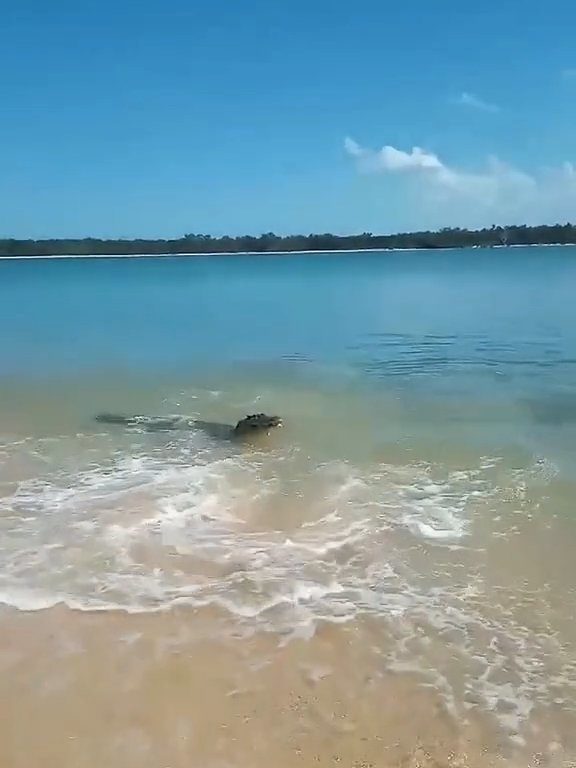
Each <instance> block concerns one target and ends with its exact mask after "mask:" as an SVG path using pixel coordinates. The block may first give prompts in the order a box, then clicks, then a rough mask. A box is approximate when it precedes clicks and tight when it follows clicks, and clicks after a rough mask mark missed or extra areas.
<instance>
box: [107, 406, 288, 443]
mask: <svg viewBox="0 0 576 768" xmlns="http://www.w3.org/2000/svg"><path fill="white" fill-rule="evenodd" d="M95 418H96V421H99V422H101V423H104V424H118V425H120V426H125V427H140V428H142V429H146V430H149V431H164V430H173V429H199V430H202V431H203V432H205V433H206V434H208V435H210V436H211V437H215V438H218V439H224V440H230V439H237V438H242V437H246V436H249V435H261V434H270V432H271V430H272V429H275V428H277V427H281V426H283V422H282V419H281V418H280V416H268V415H267V414H266V413H254V414H251V415H249V416H245V417H244V418H243V419H240V421H238V422H237V424H236V425H233V424H221V423H220V422H214V421H201V420H199V419H193V418H189V417H187V416H142V415H134V416H122V415H119V414H114V413H100V414H98V415H97V416H96V417H95Z"/></svg>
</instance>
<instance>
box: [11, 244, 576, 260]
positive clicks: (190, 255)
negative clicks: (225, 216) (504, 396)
mask: <svg viewBox="0 0 576 768" xmlns="http://www.w3.org/2000/svg"><path fill="white" fill-rule="evenodd" d="M496 248H500V249H503V248H506V249H507V248H576V243H525V244H524V243H523V244H519V243H514V244H512V245H491V246H488V247H481V246H473V245H470V246H454V247H451V248H337V249H336V250H333V251H331V250H327V249H325V248H320V249H316V250H304V251H300V250H296V251H203V252H201V253H200V252H194V253H186V252H182V253H94V254H89V253H77V254H76V253H60V254H58V253H55V254H39V255H32V254H29V255H23V256H16V255H15V256H0V262H2V261H22V260H23V259H26V260H32V261H34V260H36V261H37V260H39V259H42V260H43V259H166V258H182V257H184V258H193V257H195V256H294V255H295V254H299V253H302V254H307V253H324V254H326V255H327V256H333V255H334V254H337V253H422V252H426V253H437V252H442V251H464V250H475V251H491V250H494V249H496Z"/></svg>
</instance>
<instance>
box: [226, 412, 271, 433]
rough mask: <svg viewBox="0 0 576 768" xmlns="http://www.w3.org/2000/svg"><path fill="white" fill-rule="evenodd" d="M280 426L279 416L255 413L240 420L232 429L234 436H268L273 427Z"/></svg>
mask: <svg viewBox="0 0 576 768" xmlns="http://www.w3.org/2000/svg"><path fill="white" fill-rule="evenodd" d="M281 426H282V419H281V418H280V416H268V415H267V414H265V413H255V414H252V415H251V416H246V417H245V418H243V419H240V421H239V422H238V424H236V426H235V427H234V434H235V435H253V434H261V433H266V434H268V433H269V432H270V431H271V430H272V429H274V428H275V427H281Z"/></svg>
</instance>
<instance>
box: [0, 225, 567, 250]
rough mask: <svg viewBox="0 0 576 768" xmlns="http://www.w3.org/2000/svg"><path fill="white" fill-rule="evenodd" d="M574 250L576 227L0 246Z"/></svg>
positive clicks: (6, 244)
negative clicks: (540, 247) (552, 247)
mask: <svg viewBox="0 0 576 768" xmlns="http://www.w3.org/2000/svg"><path fill="white" fill-rule="evenodd" d="M554 243H560V244H572V243H574V244H576V226H574V225H572V224H556V225H553V226H541V227H527V226H511V227H495V226H493V227H491V228H489V229H480V230H469V229H459V228H455V229H452V228H446V229H440V230H438V231H437V232H406V233H400V234H396V235H373V234H372V233H371V232H363V233H362V234H361V235H345V236H340V235H331V234H323V235H288V236H286V237H281V236H280V235H275V234H274V233H273V232H268V233H266V234H264V235H260V236H259V237H252V236H249V235H245V236H241V237H212V236H211V235H197V234H188V235H184V237H180V238H178V239H174V240H125V239H120V240H99V239H95V238H92V237H87V238H85V239H83V240H70V239H55V240H14V239H3V240H0V256H50V255H54V256H56V255H79V256H84V255H94V256H100V255H107V254H110V255H115V254H126V255H130V254H147V253H150V254H178V253H238V252H241V251H253V252H256V253H266V252H270V251H338V250H345V249H351V250H353V249H362V248H375V249H378V248H382V249H388V248H466V247H472V246H478V247H484V248H488V247H492V246H496V245H538V244H541V245H545V244H554Z"/></svg>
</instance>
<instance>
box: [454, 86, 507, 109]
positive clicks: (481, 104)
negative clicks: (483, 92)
mask: <svg viewBox="0 0 576 768" xmlns="http://www.w3.org/2000/svg"><path fill="white" fill-rule="evenodd" d="M456 103H457V104H460V105H461V106H463V107H472V109H478V110H480V111H481V112H499V111H500V107H498V106H497V105H496V104H491V103H490V102H489V101H484V99H481V98H480V97H479V96H475V95H474V94H473V93H468V91H463V92H462V93H461V94H460V96H458V98H457V99H456Z"/></svg>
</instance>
